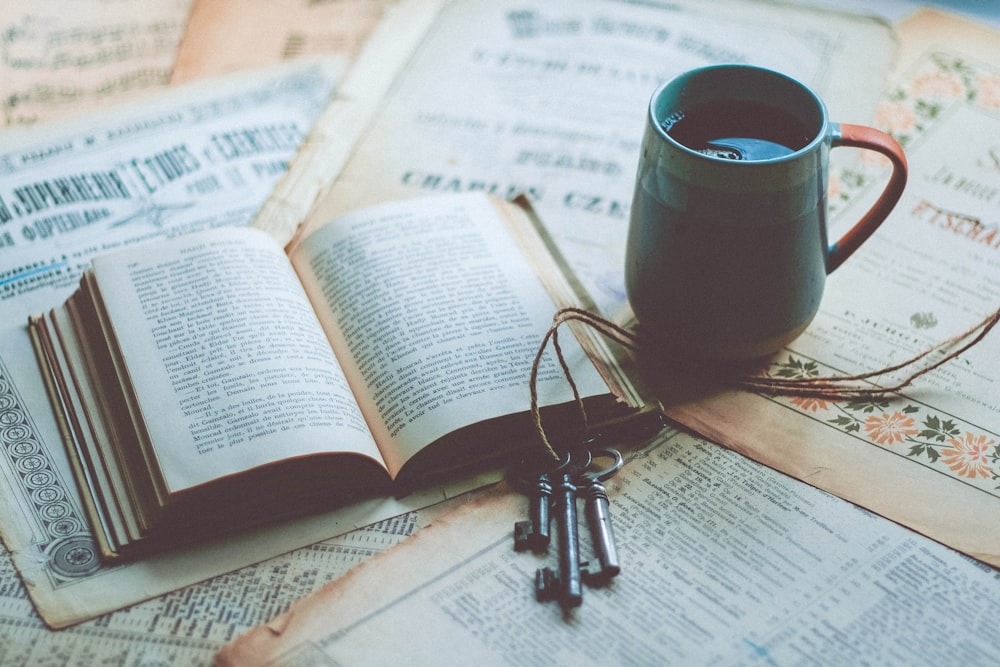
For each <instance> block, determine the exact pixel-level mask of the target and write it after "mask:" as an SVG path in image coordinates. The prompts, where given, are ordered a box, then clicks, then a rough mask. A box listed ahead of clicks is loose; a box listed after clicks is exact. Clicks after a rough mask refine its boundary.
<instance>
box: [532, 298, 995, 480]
mask: <svg viewBox="0 0 1000 667" xmlns="http://www.w3.org/2000/svg"><path fill="white" fill-rule="evenodd" d="M998 321H1000V309H997V310H996V311H994V312H993V313H991V314H990V315H988V316H987V317H986V318H985V319H983V320H982V321H981V322H979V323H978V324H976V325H975V326H973V327H971V328H969V329H967V330H966V331H964V332H962V333H959V334H956V335H954V336H951V337H950V338H948V339H946V340H944V341H942V342H940V343H938V344H936V345H934V346H933V347H930V348H928V349H926V350H924V351H923V352H921V353H920V354H917V355H916V356H914V357H911V358H909V359H907V360H905V361H903V362H900V363H898V364H895V365H892V366H887V367H885V368H882V369H879V370H876V371H870V372H867V373H858V374H855V375H828V376H818V377H797V378H779V377H771V376H768V375H735V376H733V377H731V378H727V380H726V382H727V384H728V385H729V386H731V387H733V388H737V389H746V390H749V391H754V392H760V393H765V394H771V395H774V396H779V395H781V396H795V397H804V398H817V399H826V400H834V401H836V400H847V399H855V400H857V399H876V398H885V397H886V396H887V395H888V394H894V393H897V392H899V391H900V390H902V389H905V388H906V387H909V386H910V385H912V384H913V382H914V381H915V380H917V379H918V378H919V377H921V376H923V375H926V374H927V373H929V372H931V371H932V370H934V369H935V368H938V367H940V366H942V365H944V364H946V363H948V362H949V361H951V360H952V359H954V358H956V357H958V356H959V355H960V354H962V353H963V352H965V351H966V350H968V349H969V348H971V347H972V346H974V345H976V344H978V343H979V341H981V340H982V339H983V338H985V337H986V335H987V334H988V333H989V332H990V330H992V329H993V327H994V326H996V324H997V322H998ZM567 322H580V323H582V324H584V325H586V326H589V327H590V328H592V329H594V330H596V331H597V332H599V333H600V334H602V335H603V336H604V337H606V338H608V339H610V340H612V341H614V342H616V343H618V344H619V345H621V346H622V347H624V348H625V349H627V350H629V351H630V352H633V353H637V352H639V351H640V350H641V349H642V347H643V345H644V341H645V337H644V336H643V335H642V334H641V332H639V331H636V330H630V329H626V328H625V327H622V326H620V325H618V324H615V323H614V322H612V321H610V320H608V319H606V318H604V317H601V316H600V315H596V314H594V313H592V312H590V311H588V310H584V309H583V308H572V307H570V308H561V309H560V310H558V311H556V313H555V315H553V317H552V325H551V326H550V327H549V329H548V331H546V332H545V336H544V337H543V338H542V342H541V344H540V345H539V348H538V352H537V353H536V354H535V358H534V361H533V362H532V364H531V378H530V381H529V384H530V391H531V415H532V418H533V419H534V423H535V428H536V430H537V431H538V435H539V437H540V439H541V441H542V444H543V445H544V447H545V449H546V450H548V452H549V454H550V455H551V456H552V457H553V458H554V459H555V460H557V461H558V460H560V456H559V454H558V453H557V452H556V450H555V448H554V447H553V446H552V443H551V442H550V441H549V438H548V436H547V434H546V432H545V428H544V427H543V426H542V415H541V411H540V409H539V406H538V370H539V367H540V366H541V362H542V356H543V355H544V353H545V350H546V348H547V347H548V345H549V341H551V342H552V346H553V349H554V350H555V352H556V357H557V358H558V360H559V366H560V367H561V368H562V372H563V375H564V376H565V377H566V381H567V382H568V383H569V386H570V388H571V389H572V391H573V400H574V401H575V402H576V404H577V406H578V407H579V409H580V414H581V415H582V418H583V425H584V428H587V411H586V409H585V408H584V405H583V399H582V398H581V396H580V391H579V389H577V386H576V383H575V382H574V381H573V374H572V373H571V372H570V369H569V365H568V364H567V363H566V359H565V357H564V356H563V352H562V348H561V347H560V345H559V327H560V326H561V325H563V324H565V323H567ZM945 350H950V351H948V352H947V354H945V355H944V356H942V357H940V358H939V359H937V360H929V359H928V358H929V357H931V356H932V355H934V354H935V353H936V352H944V351H945ZM921 362H923V364H922V365H921ZM906 368H911V369H913V370H911V372H910V374H909V375H907V376H905V377H904V378H903V379H902V380H900V381H898V382H897V383H896V384H893V385H891V386H880V385H875V384H873V383H871V382H867V381H869V380H871V378H874V377H878V376H880V375H885V374H887V373H894V372H896V371H899V370H903V369H906Z"/></svg>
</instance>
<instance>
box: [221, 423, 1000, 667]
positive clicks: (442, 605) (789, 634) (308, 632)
mask: <svg viewBox="0 0 1000 667" xmlns="http://www.w3.org/2000/svg"><path fill="white" fill-rule="evenodd" d="M627 458H628V459H629V460H628V462H627V463H626V464H625V466H624V467H623V469H622V470H621V471H620V472H619V474H618V475H617V476H615V477H613V478H611V479H610V480H609V481H608V486H609V492H610V494H611V497H612V504H611V514H612V521H613V524H614V530H615V535H616V538H617V539H616V543H617V546H618V552H619V556H620V558H621V563H622V570H621V573H620V574H619V575H618V576H617V577H615V578H614V579H613V580H612V582H611V584H610V585H608V586H606V587H604V588H587V587H585V588H584V591H583V604H582V605H581V606H580V607H578V608H576V609H573V610H571V611H570V612H569V613H566V614H564V613H563V612H562V611H561V610H560V608H559V605H558V603H556V602H548V603H540V602H537V601H536V600H535V599H534V597H535V596H534V580H535V569H536V568H537V567H541V566H550V567H555V562H556V556H555V553H554V551H555V546H554V542H553V545H552V546H551V547H550V550H549V551H550V553H549V555H548V556H547V557H537V556H535V555H534V554H532V553H530V552H527V551H525V552H521V553H517V552H515V551H514V548H513V539H512V530H511V526H512V525H513V524H514V522H515V521H519V520H522V519H524V518H525V517H526V516H527V505H528V502H527V500H526V499H525V498H524V497H523V496H518V495H516V494H513V493H511V492H509V491H508V492H506V493H496V494H493V495H490V496H487V497H484V498H481V499H479V500H477V501H475V502H473V503H470V504H468V505H466V506H465V507H462V508H460V509H458V510H456V511H454V512H453V513H451V514H449V515H446V516H445V517H443V518H442V519H441V520H439V521H438V522H437V523H433V524H431V525H430V526H429V527H428V528H426V529H424V530H422V531H420V532H419V533H417V534H416V535H414V536H413V537H412V538H410V539H408V540H406V541H404V542H402V543H401V544H399V545H398V546H397V547H395V548H393V549H390V550H388V551H386V552H383V553H382V554H381V555H379V556H376V557H375V558H373V559H371V560H369V561H366V562H365V563H363V564H362V565H361V566H359V567H358V568H355V569H354V570H352V571H351V572H349V573H348V574H347V575H346V576H345V577H343V578H341V579H340V580H338V581H335V582H332V583H330V584H328V585H327V586H325V587H323V588H322V589H320V590H319V591H318V592H317V593H315V594H314V595H312V596H310V597H307V598H305V599H304V600H301V601H300V602H298V603H296V604H295V605H293V606H292V608H291V609H290V610H289V611H288V612H287V613H285V614H282V615H281V616H278V617H277V618H275V619H273V620H272V621H270V622H268V623H267V624H265V625H262V626H260V627H258V628H255V629H254V630H252V631H251V632H249V633H247V634H246V635H244V636H242V637H240V638H239V639H237V640H236V641H234V642H232V643H230V644H228V645H227V646H226V647H225V648H224V649H223V650H222V651H221V652H220V654H219V656H218V657H217V659H216V664H217V665H220V666H228V665H242V666H248V665H271V666H272V667H279V666H280V667H291V666H293V665H327V664H329V665H358V664H365V665H401V664H417V665H425V664H443V663H447V664H468V665H512V666H513V665H552V664H572V665H595V666H596V665H755V664H762V665H764V664H766V665H793V664H811V665H852V664H874V665H909V666H911V667H916V666H920V665H928V666H930V665H942V664H962V665H986V664H991V663H993V662H995V658H996V647H995V643H994V641H993V638H992V633H990V632H983V631H982V627H981V626H979V625H978V624H977V623H976V622H974V621H973V620H971V619H986V618H994V617H995V615H996V614H997V613H1000V575H998V574H997V572H995V571H993V570H992V569H990V568H988V567H985V566H982V565H981V564H979V563H976V562H975V561H971V560H969V559H967V558H966V557H964V556H962V555H961V554H958V553H957V552H954V551H951V550H949V549H947V548H945V547H943V546H941V545H939V544H936V543H934V542H932V541H931V540H928V539H925V538H922V537H920V536H919V535H916V534H915V533H913V532H911V531H909V530H906V529H905V528H902V527H900V526H898V525H896V524H893V523H891V522H889V521H886V520H884V519H881V518H880V517H877V516H875V515H873V514H870V513H868V512H866V511H864V510H862V509H859V508H858V507H856V506H854V505H851V504H850V503H847V502H844V501H842V500H840V499H839V498H836V497H834V496H830V495H828V494H826V493H823V492H821V491H818V490H817V489H814V488H812V487H810V486H808V485H806V484H803V483H801V482H798V481H797V480H794V479H791V478H789V477H786V476H784V475H782V474H780V473H778V472H775V471H774V470H771V469H769V468H767V467H765V466H763V465H760V464H758V463H756V462H754V461H751V460H750V459H747V458H745V457H742V456H740V455H739V454H736V453H734V452H732V451H729V450H726V449H723V448H721V447H718V446H716V445H713V444H710V443H708V442H706V441H702V440H699V439H696V438H694V437H693V436H690V435H686V434H684V433H683V432H680V431H666V432H664V433H663V434H661V436H659V437H658V438H656V439H655V440H654V441H653V442H651V443H650V444H649V445H648V446H646V447H645V448H643V449H640V450H638V451H635V452H631V453H630V454H629V455H628V457H627ZM581 523H582V522H581ZM581 553H582V554H584V557H588V556H589V554H590V553H591V551H590V544H589V541H588V533H587V530H586V528H584V527H581Z"/></svg>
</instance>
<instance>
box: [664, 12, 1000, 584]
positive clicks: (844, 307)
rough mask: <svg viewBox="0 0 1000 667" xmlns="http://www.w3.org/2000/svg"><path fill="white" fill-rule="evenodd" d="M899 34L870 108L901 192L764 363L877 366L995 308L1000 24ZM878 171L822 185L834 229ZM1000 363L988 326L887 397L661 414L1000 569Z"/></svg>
mask: <svg viewBox="0 0 1000 667" xmlns="http://www.w3.org/2000/svg"><path fill="white" fill-rule="evenodd" d="M899 33H900V38H901V42H902V45H903V50H902V52H901V54H900V69H899V70H898V75H897V76H896V78H895V82H894V83H893V85H892V86H890V88H889V90H888V93H887V95H886V98H885V101H884V102H883V103H882V104H881V105H880V106H879V108H878V115H877V119H878V123H879V124H880V125H882V126H883V127H884V129H886V130H887V131H889V132H891V133H892V134H894V135H895V136H896V137H897V139H899V141H900V143H901V144H903V146H904V148H905V150H906V152H907V155H908V159H909V165H910V179H909V183H908V185H907V189H906V192H905V193H904V195H903V198H902V199H901V200H900V202H899V204H898V205H897V206H896V209H895V210H894V211H893V213H892V214H891V215H890V217H889V219H888V220H887V221H886V222H885V223H884V224H883V225H882V227H880V228H879V230H878V231H877V232H876V233H875V234H874V236H872V238H871V239H869V241H867V242H866V243H865V245H863V246H862V247H861V249H860V250H859V251H858V252H857V253H856V254H855V255H854V256H853V257H851V258H850V259H849V260H848V261H847V262H846V263H845V264H844V265H843V266H841V267H840V268H839V269H837V271H836V272H835V273H833V274H832V275H831V276H830V278H829V280H828V282H827V290H826V294H825V295H824V297H823V304H822V308H821V310H820V313H819V315H818V316H817V317H816V319H815V320H814V322H813V323H812V324H811V325H810V327H809V329H808V330H807V331H806V333H805V334H804V335H803V336H801V337H800V338H799V339H798V340H796V341H794V342H793V343H791V345H789V346H788V349H786V350H785V351H783V352H781V353H779V354H778V355H776V356H775V357H774V358H773V359H772V360H771V365H770V367H769V371H768V372H770V373H773V374H777V375H781V376H786V377H794V376H810V375H832V374H833V375H835V374H853V373H862V372H866V371H875V370H877V369H880V368H885V367H886V366H889V365H890V364H895V363H898V362H901V361H904V360H906V359H908V358H911V357H912V356H914V355H916V354H918V353H920V352H922V351H924V350H926V349H928V348H930V347H932V346H933V345H935V344H937V343H939V342H943V341H945V340H947V339H948V338H950V337H951V336H953V335H955V334H959V333H961V332H963V331H965V330H967V329H968V328H969V327H971V326H973V325H975V324H976V323H977V322H980V321H981V320H982V319H983V318H984V317H985V316H987V315H988V314H990V313H992V312H994V311H996V310H997V308H998V307H1000V215H998V211H1000V206H998V204H1000V140H998V139H997V137H1000V33H997V32H996V31H993V30H991V29H987V28H984V27H981V26H978V25H975V24H971V23H968V22H966V21H964V20H962V19H958V18H955V17H952V16H949V15H945V14H941V13H937V12H933V11H929V10H928V11H924V12H920V13H918V14H915V15H914V16H913V17H911V18H909V19H907V20H905V21H903V22H901V23H900V25H899ZM881 170H882V165H881V164H868V165H865V164H862V165H860V168H859V169H858V170H856V171H855V172H853V173H843V174H841V177H840V178H839V179H836V180H834V182H833V184H832V185H831V190H832V196H831V201H832V207H833V210H834V213H833V221H834V222H833V224H834V228H833V231H832V235H833V236H836V235H837V233H838V232H837V230H838V229H840V230H844V229H846V228H847V226H848V225H850V224H851V223H853V222H854V221H855V220H857V219H858V218H859V217H860V216H861V214H862V212H863V211H864V210H865V209H866V208H867V206H868V205H869V204H870V202H871V200H872V198H873V196H874V195H875V194H876V193H877V192H878V191H879V190H880V189H881V187H882V183H883V182H884V179H883V178H881V176H882V171H881ZM998 360H1000V334H998V333H996V332H992V333H990V334H988V335H987V336H986V337H985V338H984V339H983V340H982V341H980V342H979V343H978V344H977V345H976V346H975V347H973V348H972V349H970V350H968V351H967V352H965V353H963V354H962V355H961V356H960V357H959V358H958V359H957V360H954V361H952V362H950V363H948V364H946V365H945V366H943V367H941V368H939V369H938V370H935V371H933V372H932V373H931V374H929V375H926V376H923V377H921V378H919V379H918V380H917V381H916V383H915V384H914V385H912V386H911V387H908V388H906V389H904V390H903V392H902V394H901V395H898V396H894V397H890V398H887V399H885V400H865V401H862V400H844V401H827V400H817V399H808V398H793V399H790V398H784V397H776V398H767V397H764V396H757V395H753V394H745V393H737V392H726V393H719V394H716V395H713V396H712V397H711V398H709V399H706V400H693V399H684V398H683V397H681V398H676V399H672V400H670V401H669V402H668V405H667V409H668V412H669V414H671V415H672V416H673V417H675V418H676V419H678V420H679V421H681V422H683V423H685V424H687V425H688V426H690V427H692V428H694V429H696V430H697V431H699V432H700V433H701V434H702V435H704V436H705V437H708V438H710V439H712V440H713V441H716V442H720V443H722V444H725V445H726V446H729V447H732V448H733V449H736V450H737V451H740V452H743V453H744V454H746V455H747V456H750V457H752V458H755V459H758V460H760V461H763V462H765V463H767V464H768V465H771V466H773V467H775V468H777V469H779V470H782V471H785V472H787V473H788V474H790V475H794V476H796V477H798V478H800V479H803V480H806V481H808V482H809V483H810V484H814V485H816V486H818V487H820V488H822V489H825V490H827V491H830V492H832V493H835V494H837V495H839V496H841V497H843V498H846V499H848V500H851V501H853V502H855V503H858V504H860V505H862V506H864V507H867V508H869V509H871V510H873V511H875V512H878V513H879V514H882V515H884V516H886V517H889V518H890V519H892V520H894V521H898V522H900V523H902V524H903V525H905V526H909V527H910V528H912V529H914V530H916V531H919V532H921V533H923V534H925V535H927V536H929V537H931V538H933V539H936V540H939V541H941V542H943V543H945V544H948V545H950V546H952V547H953V548H955V549H958V550H960V551H963V552H965V553H967V554H969V555H971V556H973V557H975V558H978V559H980V560H982V561H984V562H987V563H989V564H991V565H994V566H1000V526H998V524H997V522H996V520H995V519H996V516H997V515H998V513H1000V400H998V399H1000V392H998V380H1000V361H998ZM902 375H905V372H904V373H897V374H895V375H893V376H891V377H882V378H877V379H876V382H877V383H879V384H881V385H882V386H892V384H893V383H894V380H895V379H898V378H899V377H901V376H902Z"/></svg>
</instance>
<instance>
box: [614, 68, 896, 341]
mask: <svg viewBox="0 0 1000 667" xmlns="http://www.w3.org/2000/svg"><path fill="white" fill-rule="evenodd" d="M838 146H852V147H858V148H864V149H869V150H873V151H877V152H879V153H881V154H883V155H885V156H887V157H888V158H889V160H890V161H891V162H892V173H891V176H890V177H889V181H888V184H887V185H886V187H885V189H884V190H883V192H882V194H881V196H880V197H879V199H878V200H877V201H876V202H875V204H874V205H873V206H872V208H871V209H870V210H869V211H868V212H867V213H866V214H865V216H864V217H863V218H862V219H861V220H860V221H859V222H858V223H857V224H855V225H854V226H853V227H852V228H851V229H850V230H849V231H848V232H847V233H846V234H844V236H843V237H842V238H840V239H839V240H838V241H837V242H836V243H833V244H829V243H828V241H827V229H826V216H827V182H828V177H829V153H830V149H831V148H836V147H838ZM906 175H907V166H906V157H905V156H904V154H903V149H902V147H900V145H899V144H898V143H897V142H896V141H895V140H894V139H893V138H892V137H890V136H889V135H887V134H885V133H884V132H880V131H879V130H875V129H873V128H869V127H863V126H859V125H848V124H838V123H832V122H830V120H829V119H828V117H827V111H826V107H825V106H824V104H823V102H822V101H821V100H820V99H819V97H817V96H816V94H815V93H813V92H812V91H811V90H810V89H809V88H807V87H806V86H804V85H802V84H801V83H799V82H798V81H796V80H794V79H792V78H790V77H788V76H785V75H783V74H780V73H778V72H774V71H771V70H767V69H762V68H758V67H751V66H744V65H719V66H711V67H705V68H701V69H696V70H692V71H690V72H687V73H685V74H682V75H680V76H679V77H677V78H675V79H673V80H672V81H669V82H667V83H666V84H664V85H663V86H661V87H660V88H659V89H657V91H656V92H655V93H654V94H653V96H652V99H651V100H650V103H649V112H648V116H647V125H646V130H645V135H644V137H643V142H642V153H641V156H640V158H639V166H638V173H637V177H636V184H635V193H634V196H633V200H632V209H631V219H630V222H629V232H628V242H627V246H626V263H625V282H626V290H627V294H628V298H629V303H630V305H631V307H632V311H633V312H634V314H635V316H636V319H637V321H638V323H639V327H640V330H641V332H642V334H643V336H644V337H645V338H646V340H647V341H649V342H650V343H651V346H652V347H653V348H654V349H653V352H654V353H659V352H663V353H664V354H667V355H677V354H680V355H684V356H689V355H692V354H693V355H696V356H697V357H699V358H707V359H750V358H755V357H759V356H763V355H766V354H770V353H773V352H775V351H777V350H779V349H780V348H781V347H782V346H784V345H785V344H787V343H788V342H790V341H791V340H793V339H794V338H795V337H797V336H798V335H799V334H800V333H802V331H804V330H805V328H806V327H807V326H808V325H809V323H810V321H811V320H812V319H813V316H814V315H815V314H816V312H817V310H818V309H819V305H820V299H821V297H822V295H823V287H824V283H825V281H826V276H827V274H829V273H830V272H831V271H833V270H834V269H836V268H837V267H838V266H840V264H841V263H842V262H843V261H844V260H845V259H847V258H848V257H849V256H850V255H851V253H853V252H854V251H855V250H856V249H857V248H858V246H860V245H861V244H862V243H863V242H864V241H865V240H866V239H867V238H868V237H869V236H870V235H871V234H872V232H874V231H875V229H876V228H877V227H878V226H879V225H880V224H881V223H882V221H883V220H885V218H886V216H887V215H888V214H889V212H890V211H891V210H892V208H893V207H894V206H895V204H896V202H897V201H898V200H899V197H900V195H901V194H902V192H903V188H904V186H905V185H906ZM647 347H649V346H647Z"/></svg>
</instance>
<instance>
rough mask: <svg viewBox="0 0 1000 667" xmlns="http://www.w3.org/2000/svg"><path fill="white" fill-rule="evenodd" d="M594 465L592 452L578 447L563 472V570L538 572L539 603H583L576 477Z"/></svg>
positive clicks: (559, 490)
mask: <svg viewBox="0 0 1000 667" xmlns="http://www.w3.org/2000/svg"><path fill="white" fill-rule="evenodd" d="M589 465H590V452H589V451H588V450H578V451H576V452H574V453H573V455H572V456H571V457H570V460H569V465H568V466H566V467H565V468H563V469H562V471H561V472H560V474H559V479H560V481H559V483H558V484H557V485H556V488H555V492H556V493H555V495H556V507H557V509H558V513H557V514H556V522H557V528H558V534H559V573H558V574H556V573H554V572H553V571H552V569H551V568H548V567H545V568H540V569H539V570H538V571H537V572H536V573H535V597H536V598H537V599H538V601H539V602H545V601H548V600H559V604H560V605H561V606H562V608H563V609H564V610H568V609H571V608H573V607H579V606H580V605H581V604H582V603H583V586H582V584H581V581H582V580H581V575H580V533H579V526H578V525H577V516H576V490H577V489H576V483H575V481H574V480H575V479H576V478H577V477H578V475H580V474H582V473H583V471H585V470H586V469H587V466H589Z"/></svg>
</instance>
